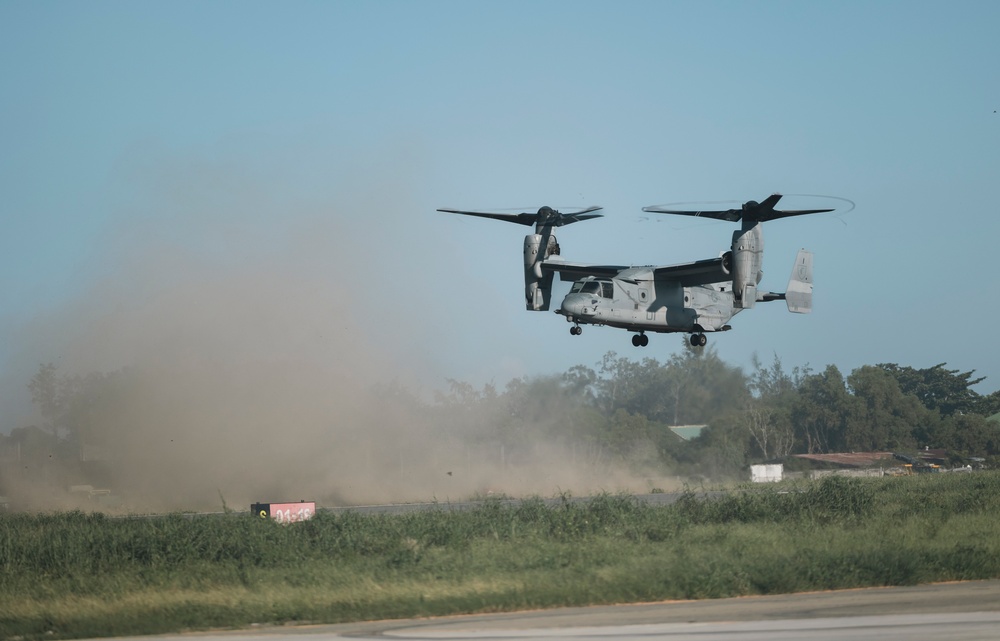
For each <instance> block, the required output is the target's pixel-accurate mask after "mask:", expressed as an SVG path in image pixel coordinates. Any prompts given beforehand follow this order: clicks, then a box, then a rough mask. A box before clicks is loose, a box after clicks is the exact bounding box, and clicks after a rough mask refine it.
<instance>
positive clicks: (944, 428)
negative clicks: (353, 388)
mask: <svg viewBox="0 0 1000 641" xmlns="http://www.w3.org/2000/svg"><path fill="white" fill-rule="evenodd" d="M683 345H684V347H683V349H682V350H681V351H679V352H678V353H676V354H674V355H673V356H671V357H670V358H669V359H667V360H666V361H665V362H661V361H659V360H657V359H655V358H649V357H647V358H642V359H640V360H635V359H631V358H627V357H623V356H620V355H618V354H616V353H615V352H609V353H607V354H605V355H604V356H603V358H602V359H601V361H600V362H599V363H596V364H594V365H593V366H585V365H577V366H574V367H571V368H570V369H569V370H567V371H565V372H563V373H559V374H552V375H544V376H536V377H525V378H516V379H513V380H511V381H509V382H508V383H506V385H505V386H503V387H502V388H498V387H497V386H496V385H494V384H487V385H484V386H483V387H482V388H477V387H475V386H473V385H471V384H469V383H464V382H461V381H457V380H448V381H447V389H445V390H442V391H438V392H436V393H435V394H434V397H433V399H430V400H426V399H422V398H421V397H420V396H419V394H417V393H415V392H413V391H412V390H409V389H406V388H405V387H404V386H402V385H400V384H398V383H396V382H389V383H383V384H380V385H377V386H375V388H373V389H372V390H370V395H371V398H372V399H377V400H376V401H375V402H374V403H373V404H374V405H375V406H377V412H378V417H379V419H378V420H381V421H383V422H385V421H396V422H407V423H411V424H413V425H414V426H417V427H415V428H414V431H413V433H415V434H420V435H422V437H423V438H429V439H434V438H439V437H440V435H442V434H449V435H451V436H452V437H455V438H460V439H462V440H463V442H464V443H465V446H466V447H467V448H470V447H484V448H498V449H499V451H501V452H502V455H503V457H504V458H505V460H509V461H511V463H512V464H516V462H517V460H518V458H519V457H523V456H525V453H526V452H527V451H529V450H530V449H531V448H532V447H534V446H535V445H536V444H537V443H540V442H544V443H548V444H555V445H558V446H559V447H560V448H561V450H560V451H561V452H562V453H563V454H562V455H566V456H572V457H574V458H577V459H579V460H580V461H581V462H583V463H584V464H616V465H624V466H629V467H632V468H635V469H642V470H658V471H660V472H663V473H668V474H673V475H679V476H686V477H695V476H702V477H710V478H714V479H721V478H743V477H744V476H745V474H746V469H747V466H748V465H750V464H751V463H758V462H766V461H774V460H779V459H782V458H784V457H786V456H788V455H790V454H821V453H831V452H852V451H854V452H861V451H897V452H913V451H915V450H918V449H924V448H925V447H926V448H932V449H943V450H947V451H948V452H949V453H950V454H951V455H952V457H953V460H954V462H956V463H958V462H959V461H962V460H964V459H965V457H982V458H985V459H987V460H988V461H989V462H990V463H997V462H1000V460H998V458H1000V420H998V418H997V416H996V415H997V413H998V412H1000V391H998V392H993V393H991V394H988V395H981V394H979V393H977V392H976V391H975V390H974V389H973V387H974V386H975V385H977V384H979V383H981V382H982V381H983V380H984V379H983V378H980V377H976V376H975V375H974V371H967V372H963V371H959V370H955V369H949V368H948V367H947V365H946V364H945V363H942V364H939V365H935V366H933V367H928V368H923V369H919V368H913V367H909V366H904V365H898V364H894V363H879V364H876V365H865V366H862V367H859V368H857V369H855V370H854V371H852V372H850V373H849V374H848V375H847V376H845V375H844V374H843V373H841V371H840V370H839V369H838V368H837V367H836V366H834V365H829V366H827V367H826V368H825V369H824V370H823V371H819V372H817V371H813V370H812V369H810V368H809V367H807V366H806V367H798V366H797V367H793V368H791V369H790V370H789V369H786V367H785V366H784V364H783V363H782V361H781V360H780V359H779V358H778V357H777V356H775V357H774V358H773V360H772V361H771V362H770V363H764V362H762V361H760V360H759V359H757V358H755V359H754V361H753V364H752V367H751V368H750V369H749V371H745V370H744V369H742V368H740V367H737V366H733V365H730V364H727V363H725V362H724V361H722V359H720V358H719V356H718V354H717V353H716V351H715V349H714V348H713V347H709V348H692V347H690V346H689V345H688V344H687V342H686V341H684V342H683ZM135 376H138V375H137V374H135V373H134V372H132V371H130V370H128V369H123V370H120V371H117V372H113V373H107V374H105V373H92V374H87V375H83V376H77V375H64V374H61V373H60V372H59V371H58V370H57V368H56V367H55V366H53V365H51V364H45V365H42V366H40V367H39V370H38V372H37V373H36V374H35V375H34V376H33V378H32V379H31V381H30V382H29V383H28V388H29V390H30V392H31V395H32V400H33V402H34V404H35V405H36V407H37V409H38V412H39V414H40V416H41V417H42V419H43V422H42V424H41V425H36V426H30V427H19V428H16V429H14V430H12V431H11V432H10V433H9V434H8V435H6V436H4V435H0V465H3V464H4V461H7V462H8V463H9V461H10V460H12V458H11V452H12V451H13V450H14V448H15V447H16V448H17V455H18V460H21V461H24V460H33V459H32V457H34V458H38V459H40V460H41V459H43V458H44V457H46V456H48V457H49V458H52V457H53V456H55V458H57V459H64V460H65V461H67V465H70V466H71V461H72V460H74V459H77V460H79V458H80V457H79V455H78V453H79V452H80V450H81V448H83V447H85V446H86V445H87V444H92V443H95V442H96V443H100V444H103V445H105V446H109V447H112V448H113V444H114V439H115V438H116V434H115V433H114V432H111V433H109V432H108V429H110V428H105V427H104V425H105V423H107V422H108V419H107V417H108V416H109V415H110V414H109V412H113V410H114V408H116V407H117V405H118V404H127V405H128V406H129V407H128V409H127V410H121V411H127V412H129V419H128V421H123V424H128V425H135V424H137V423H140V422H141V421H142V411H143V410H142V405H141V404H137V403H136V402H135V401H134V399H132V400H129V401H128V402H127V403H126V399H128V398H129V397H128V390H129V387H130V382H131V380H132V379H133V378H134V377H135ZM109 408H110V409H109ZM991 417H992V418H991ZM681 425H699V426H704V427H703V428H702V429H701V432H700V435H699V436H698V437H697V438H693V439H690V440H684V439H682V438H680V437H679V436H678V435H677V434H676V433H675V432H673V431H672V430H671V429H670V427H673V426H681ZM112 458H113V457H112ZM8 467H9V465H8ZM0 494H2V487H0Z"/></svg>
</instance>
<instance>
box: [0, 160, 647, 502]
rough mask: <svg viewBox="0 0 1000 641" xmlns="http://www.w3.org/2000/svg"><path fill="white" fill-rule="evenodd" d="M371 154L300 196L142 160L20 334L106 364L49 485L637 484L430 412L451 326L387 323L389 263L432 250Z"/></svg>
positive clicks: (157, 490) (452, 491)
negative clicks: (81, 264)
mask: <svg viewBox="0 0 1000 641" xmlns="http://www.w3.org/2000/svg"><path fill="white" fill-rule="evenodd" d="M234 164H235V165H237V166H239V163H234ZM389 173H391V174H392V175H394V176H395V178H394V179H393V184H383V183H382V182H380V181H379V180H372V179H367V180H357V178H358V177H357V176H353V177H352V176H348V177H347V178H346V179H342V180H341V181H340V182H339V183H338V184H337V185H335V186H334V187H333V190H334V191H336V192H337V196H335V197H333V198H330V197H325V198H324V197H315V198H312V199H310V198H309V197H308V196H305V197H303V196H301V195H296V194H294V193H293V192H294V190H292V189H290V188H288V187H284V188H282V187H280V186H276V185H274V184H269V182H268V176H267V175H266V172H264V173H260V172H255V171H254V170H251V169H246V168H245V167H244V169H243V170H242V171H239V170H235V171H234V170H233V169H232V168H229V167H227V163H226V162H224V161H219V162H213V161H211V160H204V159H177V158H168V159H162V158H161V159H158V160H149V159H148V158H147V159H144V160H143V162H142V163H141V164H140V166H139V169H137V170H134V171H132V173H131V174H130V175H129V185H130V194H129V196H128V197H126V198H122V201H123V202H121V203H119V204H118V205H117V208H118V209H119V210H120V212H119V214H118V215H117V216H116V218H115V224H114V226H113V227H114V229H113V231H112V232H111V233H109V236H108V238H107V239H106V241H105V243H104V245H102V246H101V247H97V248H95V250H96V252H95V253H97V254H98V255H100V256H101V259H100V261H99V263H98V264H97V266H96V267H95V268H94V269H93V271H94V273H95V277H94V281H93V284H92V285H91V286H89V287H88V288H86V290H85V291H84V292H82V293H81V295H80V296H79V297H77V298H76V299H75V300H73V301H71V302H68V303H66V305H64V306H63V307H62V308H60V309H56V310H52V311H51V312H49V313H47V314H44V315H42V316H41V317H39V318H37V319H35V321H34V322H33V323H32V324H31V326H30V327H28V328H25V329H23V330H22V332H21V333H20V335H19V336H18V337H17V339H18V344H19V345H21V348H20V351H19V353H18V361H19V362H21V363H23V364H28V363H31V364H32V365H33V367H34V368H35V369H37V367H38V364H39V363H43V362H55V363H56V364H57V366H58V370H59V372H60V374H62V375H81V376H82V375H86V374H88V373H91V372H101V373H105V374H107V375H108V376H107V378H106V379H105V384H104V385H103V386H101V387H100V390H101V391H100V393H99V394H97V395H96V396H95V397H94V398H91V399H89V400H88V403H89V406H88V407H87V408H86V411H85V412H82V413H80V414H78V417H77V419H76V420H77V422H78V424H77V425H75V426H74V429H76V430H77V433H78V434H79V435H80V441H81V444H82V446H81V453H83V451H84V450H86V453H83V458H87V459H91V460H89V461H87V462H85V464H84V465H82V466H81V469H91V470H100V473H99V474H97V476H98V477H99V478H98V479H96V480H95V479H94V478H88V474H87V473H85V472H78V473H76V477H73V475H68V476H64V477H59V478H61V482H62V483H65V484H73V483H77V484H79V483H90V484H92V485H95V486H97V487H102V486H104V485H106V486H108V487H110V488H111V489H113V491H114V493H115V494H116V495H118V496H120V497H121V509H124V510H128V511H134V512H145V511H161V510H204V509H209V510H211V509H221V507H222V504H223V502H225V503H226V504H227V505H228V507H231V508H235V509H246V507H247V506H248V505H249V504H250V503H251V502H255V501H262V502H268V501H295V500H300V499H303V500H316V501H317V502H318V503H319V504H320V505H327V506H329V505H352V504H364V503H374V502H392V501H430V500H438V501H447V500H464V499H467V498H469V497H470V496H475V495H483V494H489V493H491V492H502V493H505V494H508V495H512V496H520V495H529V494H540V495H545V496H551V495H553V494H555V493H558V492H571V493H574V494H578V495H579V494H585V493H589V492H592V491H598V490H607V491H618V490H623V489H635V490H640V491H644V490H647V489H648V486H647V485H644V482H643V481H642V480H641V479H636V478H634V477H633V476H631V475H629V474H626V473H624V472H620V471H616V470H614V469H613V468H611V467H609V466H607V465H603V466H596V467H595V465H594V461H593V459H592V458H588V457H587V456H585V455H583V454H581V453H580V452H578V451H576V450H574V449H572V448H567V447H566V446H564V445H555V444H550V443H545V442H543V441H542V440H541V439H535V438H534V437H533V436H532V435H530V434H528V435H526V436H525V437H524V440H523V442H522V443H521V445H520V446H519V447H518V448H516V451H512V450H508V449H506V448H505V447H503V446H498V445H496V444H495V443H494V442H493V441H491V439H490V435H489V434H488V433H484V429H485V428H483V427H482V425H483V424H485V423H484V422H483V421H477V420H476V418H475V417H470V420H469V422H468V423H467V424H454V423H453V422H452V423H449V424H444V423H442V422H441V421H440V420H439V419H440V417H439V416H438V415H437V414H435V412H434V411H433V403H428V402H425V401H426V400H427V399H428V398H429V395H430V394H432V393H433V389H428V387H427V386H431V388H433V386H436V385H442V384H444V382H445V379H446V377H447V376H448V375H449V374H448V372H445V371H441V368H440V366H439V365H438V364H437V363H436V362H435V361H434V358H433V356H432V354H433V352H434V350H435V349H443V348H445V347H446V346H447V345H448V341H447V340H446V336H445V334H446V332H447V331H448V329H447V328H446V327H442V326H441V324H440V323H435V322H424V323H421V322H411V323H407V324H406V326H405V327H406V330H405V331H395V330H394V328H395V327H398V326H399V325H398V324H396V323H394V322H392V319H393V318H394V317H395V316H398V315H402V314H405V311H404V310H405V309H406V308H407V307H410V308H414V307H416V306H418V305H419V301H418V300H417V299H415V298H413V297H414V296H415V294H414V293H412V292H407V291H406V290H405V288H402V287H400V286H399V282H400V279H399V274H398V273H392V270H393V267H391V265H393V264H396V265H399V264H403V263H408V264H410V265H414V266H420V265H424V266H426V267H427V268H428V269H429V270H434V269H440V266H439V265H436V264H434V263H433V258H431V257H429V256H427V252H426V248H425V247H414V246H413V245H414V243H413V242H412V241H413V240H414V234H416V235H417V236H416V237H419V233H420V232H419V227H417V226H412V225H411V226H410V227H407V226H406V224H405V221H404V220H403V219H404V218H405V216H412V215H413V214H412V210H413V209H414V208H417V207H419V206H417V205H412V204H411V205H407V204H406V203H408V202H412V201H413V200H414V199H415V196H414V193H413V190H412V189H411V188H409V187H408V186H407V184H406V181H405V180H401V179H400V178H399V176H400V175H401V172H389ZM380 175H381V174H380ZM401 183H402V184H401ZM401 203H402V204H401ZM372 211H376V212H378V214H377V215H372V214H371V213H370V212H372ZM393 230H395V231H393ZM376 248H377V251H375V249H376ZM388 255H392V256H394V258H393V259H392V260H381V259H380V257H385V256H388ZM393 261H395V263H393ZM439 273H440V272H439ZM429 278H431V276H428V279H429ZM373 319H383V320H382V321H381V322H373ZM32 373H33V372H32V371H27V370H26V371H25V372H24V378H23V380H22V384H26V383H27V381H28V380H29V379H30V377H31V375H32ZM91 474H93V473H91ZM5 481H6V484H7V485H8V486H10V487H11V488H13V490H8V493H10V494H17V492H18V491H20V493H21V496H22V497H23V496H29V495H30V492H31V488H29V487H27V486H26V485H25V484H24V483H21V484H19V483H18V480H17V478H10V477H8V478H7V479H5ZM35 495H37V496H42V495H44V496H46V497H47V499H46V500H47V501H48V502H45V501H43V502H41V503H40V504H39V505H38V506H37V507H39V508H44V507H54V506H55V504H54V503H53V502H52V495H51V493H47V494H46V493H42V492H36V493H35ZM29 507H30V506H29Z"/></svg>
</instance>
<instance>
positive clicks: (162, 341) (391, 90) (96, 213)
mask: <svg viewBox="0 0 1000 641" xmlns="http://www.w3.org/2000/svg"><path fill="white" fill-rule="evenodd" d="M998 27H1000V5H998V4H997V3H994V2H836V3H833V2H828V3H819V2H622V3H611V2H600V3H598V2H556V1H551V2H502V3H501V2H440V1H428V2H390V1H383V2H318V3H307V2H300V3H289V4H281V5H275V4H272V3H254V2H251V3H235V2H211V3H194V2H170V3H166V2H163V3H152V2H150V3H133V2H89V3H67V2H40V3H26V2H0V94H2V96H3V100H0V223H2V232H0V406H2V409H0V412H2V414H0V429H7V428H10V427H13V426H15V425H16V424H18V421H21V420H23V419H24V417H25V416H26V412H27V410H26V409H25V408H26V400H25V399H26V391H25V387H24V386H25V383H26V382H27V380H28V379H29V378H30V376H31V374H32V373H33V372H34V371H35V370H36V369H37V366H38V364H39V363H43V362H55V363H57V364H58V365H59V366H60V368H61V369H62V370H63V371H66V372H74V371H76V372H81V373H82V372H84V371H90V370H110V369H115V368H118V367H123V366H126V365H129V364H132V363H134V362H135V361H137V360H139V361H141V360H143V359H155V358H156V357H157V354H159V353H160V352H158V351H157V349H153V347H151V345H156V346H158V347H160V348H162V347H163V346H164V345H168V346H172V347H171V349H174V348H176V346H177V345H178V344H183V343H184V340H185V338H184V337H185V336H192V335H196V336H197V337H198V340H199V341H202V342H199V343H198V344H199V345H202V344H210V343H212V341H213V339H218V341H221V342H225V341H233V340H235V339H233V338H232V336H233V333H232V331H231V330H232V326H231V324H230V323H231V322H235V323H237V324H238V325H239V329H238V332H237V333H238V334H239V340H238V341H237V342H236V344H237V346H236V347H233V348H232V351H228V352H224V354H226V355H227V356H232V355H234V354H238V359H241V360H254V359H264V360H267V359H290V360H295V359H306V360H308V359H323V358H327V357H331V355H333V356H332V357H336V356H335V355H336V354H338V353H339V354H344V353H346V352H348V351H350V353H351V357H350V358H351V359H357V367H358V368H364V369H366V371H368V372H369V373H370V375H371V376H372V377H373V378H385V377H386V376H392V377H399V378H400V379H402V380H403V381H405V382H408V384H412V385H418V386H423V387H424V388H429V389H433V388H438V387H442V386H444V385H445V381H446V380H447V379H448V378H454V379H459V380H464V381H469V382H472V383H473V384H475V385H477V386H478V385H482V384H483V383H487V382H494V383H496V384H498V385H503V384H505V383H506V382H507V381H508V380H509V379H510V378H512V377H516V376H526V375H527V376H530V375H538V374H552V373H558V372H562V371H565V370H566V369H568V368H569V367H571V366H573V365H576V364H584V365H591V366H592V365H594V364H596V363H597V362H599V361H600V359H601V357H602V356H603V355H604V354H605V353H606V352H608V351H610V350H614V351H616V352H618V353H619V354H621V355H629V356H636V357H640V356H643V357H645V356H650V357H654V358H659V359H661V360H665V359H667V358H669V356H670V355H671V354H672V353H674V352H676V351H677V350H678V349H679V348H680V344H681V339H680V338H679V337H675V336H654V337H652V340H651V341H650V346H649V347H647V348H644V349H642V350H637V349H636V348H633V347H632V346H631V344H630V341H629V334H627V333H626V332H622V331H620V330H613V329H609V328H603V329H600V328H587V329H586V331H584V333H583V335H582V336H580V337H573V336H570V334H569V331H568V328H569V326H568V324H566V323H565V321H564V320H563V319H562V318H561V317H559V316H557V315H555V314H551V313H548V314H541V313H529V312H527V311H525V310H524V309H523V305H522V289H523V282H522V274H521V266H520V261H521V258H520V252H521V242H522V236H523V233H524V231H525V229H524V228H520V227H515V226H513V225H503V224H500V223H493V222H492V221H487V220H480V219H471V218H470V219H466V218H461V217H451V216H447V215H445V214H439V213H437V212H435V209H437V208H438V207H451V208H515V207H523V208H525V209H534V208H537V207H539V206H540V205H543V204H549V205H552V206H556V207H562V208H572V207H577V206H587V205H593V204H598V205H602V206H604V207H605V212H604V213H605V218H603V219H600V220H598V221H596V222H588V223H587V224H586V225H584V224H580V225H574V226H572V227H570V228H565V229H563V230H562V231H561V233H560V234H559V236H560V241H561V243H562V247H563V254H564V256H565V257H566V258H567V259H570V260H579V261H595V262H613V263H633V264H670V263H675V262H686V261H689V260H696V259H700V258H707V257H711V256H715V255H717V254H718V253H719V252H720V251H722V250H723V249H725V248H726V247H727V246H728V243H729V237H730V234H731V231H732V229H731V226H729V225H727V224H723V223H704V222H701V221H695V222H692V221H689V220H686V219H665V220H662V221H658V222H657V221H653V220H649V219H648V218H646V217H644V216H643V215H642V213H641V211H640V210H641V208H642V207H643V206H645V205H651V204H660V203H670V202H679V201H706V200H710V201H717V200H734V201H742V200H748V199H757V200H760V199H762V198H764V197H766V196H767V195H769V194H770V193H772V192H782V193H785V194H826V195H833V196H838V197H842V198H847V199H850V200H852V201H854V202H855V203H856V204H857V207H856V208H855V209H854V210H853V211H851V212H850V213H847V214H844V215H838V216H825V217H809V218H803V219H794V220H788V221H778V222H775V223H772V224H770V225H768V226H767V227H766V228H765V236H766V242H767V253H766V257H765V277H764V282H763V284H762V285H763V286H764V287H765V288H767V289H771V290H778V291H781V290H783V288H784V285H785V281H786V279H787V273H788V270H789V269H790V267H791V263H792V260H793V258H794V255H795V251H796V250H797V249H798V248H799V247H806V248H808V249H811V250H812V251H814V252H815V254H816V258H815V263H816V294H815V311H814V313H813V314H811V315H809V316H798V315H791V314H788V313H787V312H786V311H785V310H784V308H783V307H782V306H780V305H769V306H762V307H761V308H759V309H756V310H754V311H752V312H748V313H744V314H741V315H740V316H738V317H736V318H735V319H734V321H733V323H732V324H733V327H734V331H732V332H729V333H727V334H725V335H720V336H714V337H712V344H713V345H714V346H715V348H716V349H717V350H718V353H719V355H720V356H721V357H722V358H723V359H725V360H727V361H729V362H732V363H734V364H738V365H748V364H749V362H750V358H751V355H752V354H753V353H755V352H756V353H758V354H759V355H760V356H761V357H762V358H763V359H764V360H765V361H769V360H770V359H771V358H772V356H773V355H777V356H779V357H780V358H781V359H782V361H783V362H784V363H785V365H786V366H788V367H791V366H802V365H807V364H808V365H809V366H811V367H812V368H813V369H816V370H821V369H823V368H824V367H825V366H826V365H828V364H835V365H837V366H838V367H840V369H841V370H842V371H843V372H845V373H847V372H849V371H850V370H851V369H853V368H855V367H858V366H860V365H864V364H874V363H878V362H894V363H899V364H902V365H910V366H913V367H928V366H931V365H935V364H937V363H940V362H947V363H948V364H949V366H950V367H953V368H957V369H961V370H963V371H964V370H970V369H974V370H976V371H977V373H978V374H979V375H985V376H987V377H988V378H987V380H986V382H984V383H983V384H982V385H980V386H979V388H978V389H979V390H980V391H982V392H984V393H986V392H991V391H993V390H996V389H998V388H1000V341H997V340H996V338H995V336H994V335H993V331H992V328H993V326H994V324H995V322H996V320H995V319H996V318H997V315H998V313H997V312H998V311H1000V302H998V296H997V293H998V292H1000V287H998V277H997V276H996V273H997V271H996V260H995V258H994V255H995V239H996V238H997V237H1000V217H998V216H997V214H996V210H997V206H998V204H1000V197H998V193H997V192H998V186H1000V115H998V114H997V113H996V111H997V110H998V109H1000V40H998V39H997V37H996V33H997V29H998ZM788 200H789V201H790V202H789V204H792V203H791V200H792V199H791V198H789V199H788ZM258 283H259V284H260V285H261V287H260V288H259V289H256V288H255V285H256V284H258ZM213 287H215V288H216V289H213ZM192 289H197V290H198V292H199V295H198V296H187V295H186V292H189V291H190V290H192ZM221 292H225V293H227V295H226V296H223V295H220V293H221ZM233 292H240V293H242V294H244V295H245V296H246V297H248V299H249V300H252V306H251V307H248V308H247V309H252V310H255V311H253V312H252V313H250V312H248V314H249V317H241V316H240V314H235V313H234V312H233V310H234V309H241V310H242V309H244V308H243V307H242V305H243V301H244V299H239V301H238V302H237V299H236V298H235V294H233ZM229 295H232V296H233V297H229ZM229 314H232V316H229ZM206 316H212V317H217V318H218V319H220V321H219V323H218V324H205V325H199V324H198V323H200V322H201V321H202V319H203V318H204V317H206ZM151 318H155V319H156V322H155V323H153V322H151V321H150V319H151ZM239 318H245V321H244V322H241V321H239V320H235V319H239ZM258 322H259V323H260V324H258ZM191 327H194V328H195V329H192V330H191V333H187V334H186V333H185V332H184V331H181V330H180V329H179V328H191ZM324 327H325V328H326V330H328V331H325V332H324V331H323V328H324ZM305 328H310V329H308V331H307V330H306V329H305ZM185 331H186V330H185ZM276 337H277V338H276ZM347 346H349V347H351V350H347ZM258 349H259V351H258ZM345 358H346V357H345ZM351 362H352V363H353V362H354V361H353V360H352V361H351Z"/></svg>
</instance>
